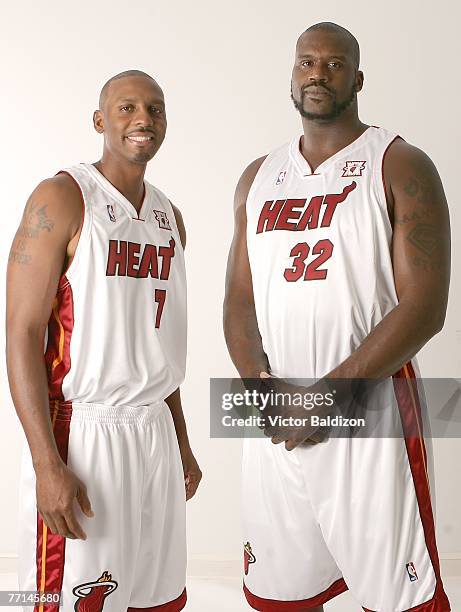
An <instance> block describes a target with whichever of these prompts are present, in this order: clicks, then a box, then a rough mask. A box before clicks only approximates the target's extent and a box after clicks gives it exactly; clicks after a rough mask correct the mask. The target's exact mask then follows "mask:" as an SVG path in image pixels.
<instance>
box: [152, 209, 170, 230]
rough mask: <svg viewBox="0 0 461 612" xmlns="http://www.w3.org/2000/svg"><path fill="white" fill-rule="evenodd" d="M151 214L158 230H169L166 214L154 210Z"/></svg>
mask: <svg viewBox="0 0 461 612" xmlns="http://www.w3.org/2000/svg"><path fill="white" fill-rule="evenodd" d="M153 213H154V215H155V218H156V219H157V221H158V226H159V228H160V229H164V230H171V227H170V222H169V221H168V217H167V216H166V212H165V211H164V210H154V211H153Z"/></svg>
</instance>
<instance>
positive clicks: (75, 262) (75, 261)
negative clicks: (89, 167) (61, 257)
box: [56, 170, 91, 291]
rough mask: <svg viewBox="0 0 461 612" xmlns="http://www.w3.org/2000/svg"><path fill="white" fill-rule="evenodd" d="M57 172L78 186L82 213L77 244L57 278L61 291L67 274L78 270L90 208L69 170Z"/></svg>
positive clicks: (72, 274) (67, 283) (88, 225)
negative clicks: (72, 254) (69, 260)
mask: <svg viewBox="0 0 461 612" xmlns="http://www.w3.org/2000/svg"><path fill="white" fill-rule="evenodd" d="M58 174H67V176H68V177H70V178H71V179H72V181H73V182H74V183H75V185H76V186H77V187H78V190H79V192H80V199H81V203H82V215H83V220H82V230H81V232H80V236H79V239H78V242H77V246H76V247H75V253H74V256H73V258H72V261H71V262H70V264H68V266H67V268H66V270H65V271H64V272H63V273H62V275H61V278H60V279H59V285H58V291H61V290H62V289H65V287H67V285H69V284H70V279H69V274H70V276H71V277H72V276H74V275H75V274H76V271H78V263H79V261H80V259H81V252H82V250H83V246H84V243H85V242H86V241H87V237H88V235H89V231H90V226H91V219H90V210H89V207H88V205H87V203H86V202H85V197H84V195H83V191H82V188H81V186H80V183H79V182H78V180H77V179H76V178H75V177H74V176H73V174H72V173H71V172H70V171H69V170H60V171H59V172H57V173H56V175H58Z"/></svg>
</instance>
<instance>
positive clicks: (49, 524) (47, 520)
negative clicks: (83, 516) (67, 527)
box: [39, 510, 59, 534]
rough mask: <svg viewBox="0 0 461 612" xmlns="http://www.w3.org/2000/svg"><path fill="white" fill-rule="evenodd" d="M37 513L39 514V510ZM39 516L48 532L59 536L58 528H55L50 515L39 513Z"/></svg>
mask: <svg viewBox="0 0 461 612" xmlns="http://www.w3.org/2000/svg"><path fill="white" fill-rule="evenodd" d="M39 512H40V510H39ZM40 515H41V517H42V519H43V522H44V523H45V525H46V526H47V527H48V529H49V531H51V533H57V534H59V532H58V528H57V527H56V523H55V522H54V520H53V519H52V517H51V515H50V514H49V513H48V512H40Z"/></svg>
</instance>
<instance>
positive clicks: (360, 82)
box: [355, 70, 365, 91]
mask: <svg viewBox="0 0 461 612" xmlns="http://www.w3.org/2000/svg"><path fill="white" fill-rule="evenodd" d="M364 80H365V77H364V76H363V72H362V71H361V70H357V76H356V77H355V91H362V87H363V81H364Z"/></svg>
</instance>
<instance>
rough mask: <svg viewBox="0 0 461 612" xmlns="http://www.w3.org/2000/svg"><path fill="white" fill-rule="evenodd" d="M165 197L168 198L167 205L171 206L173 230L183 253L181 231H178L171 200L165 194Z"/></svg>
mask: <svg viewBox="0 0 461 612" xmlns="http://www.w3.org/2000/svg"><path fill="white" fill-rule="evenodd" d="M165 198H166V199H167V200H168V204H169V206H170V208H171V216H172V218H173V223H174V227H175V230H176V234H177V235H178V240H179V246H180V247H181V251H182V252H183V253H184V247H183V245H182V240H181V233H180V231H179V227H178V224H177V222H176V215H175V214H174V208H173V203H172V202H171V200H170V199H169V198H167V197H166V196H165Z"/></svg>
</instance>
